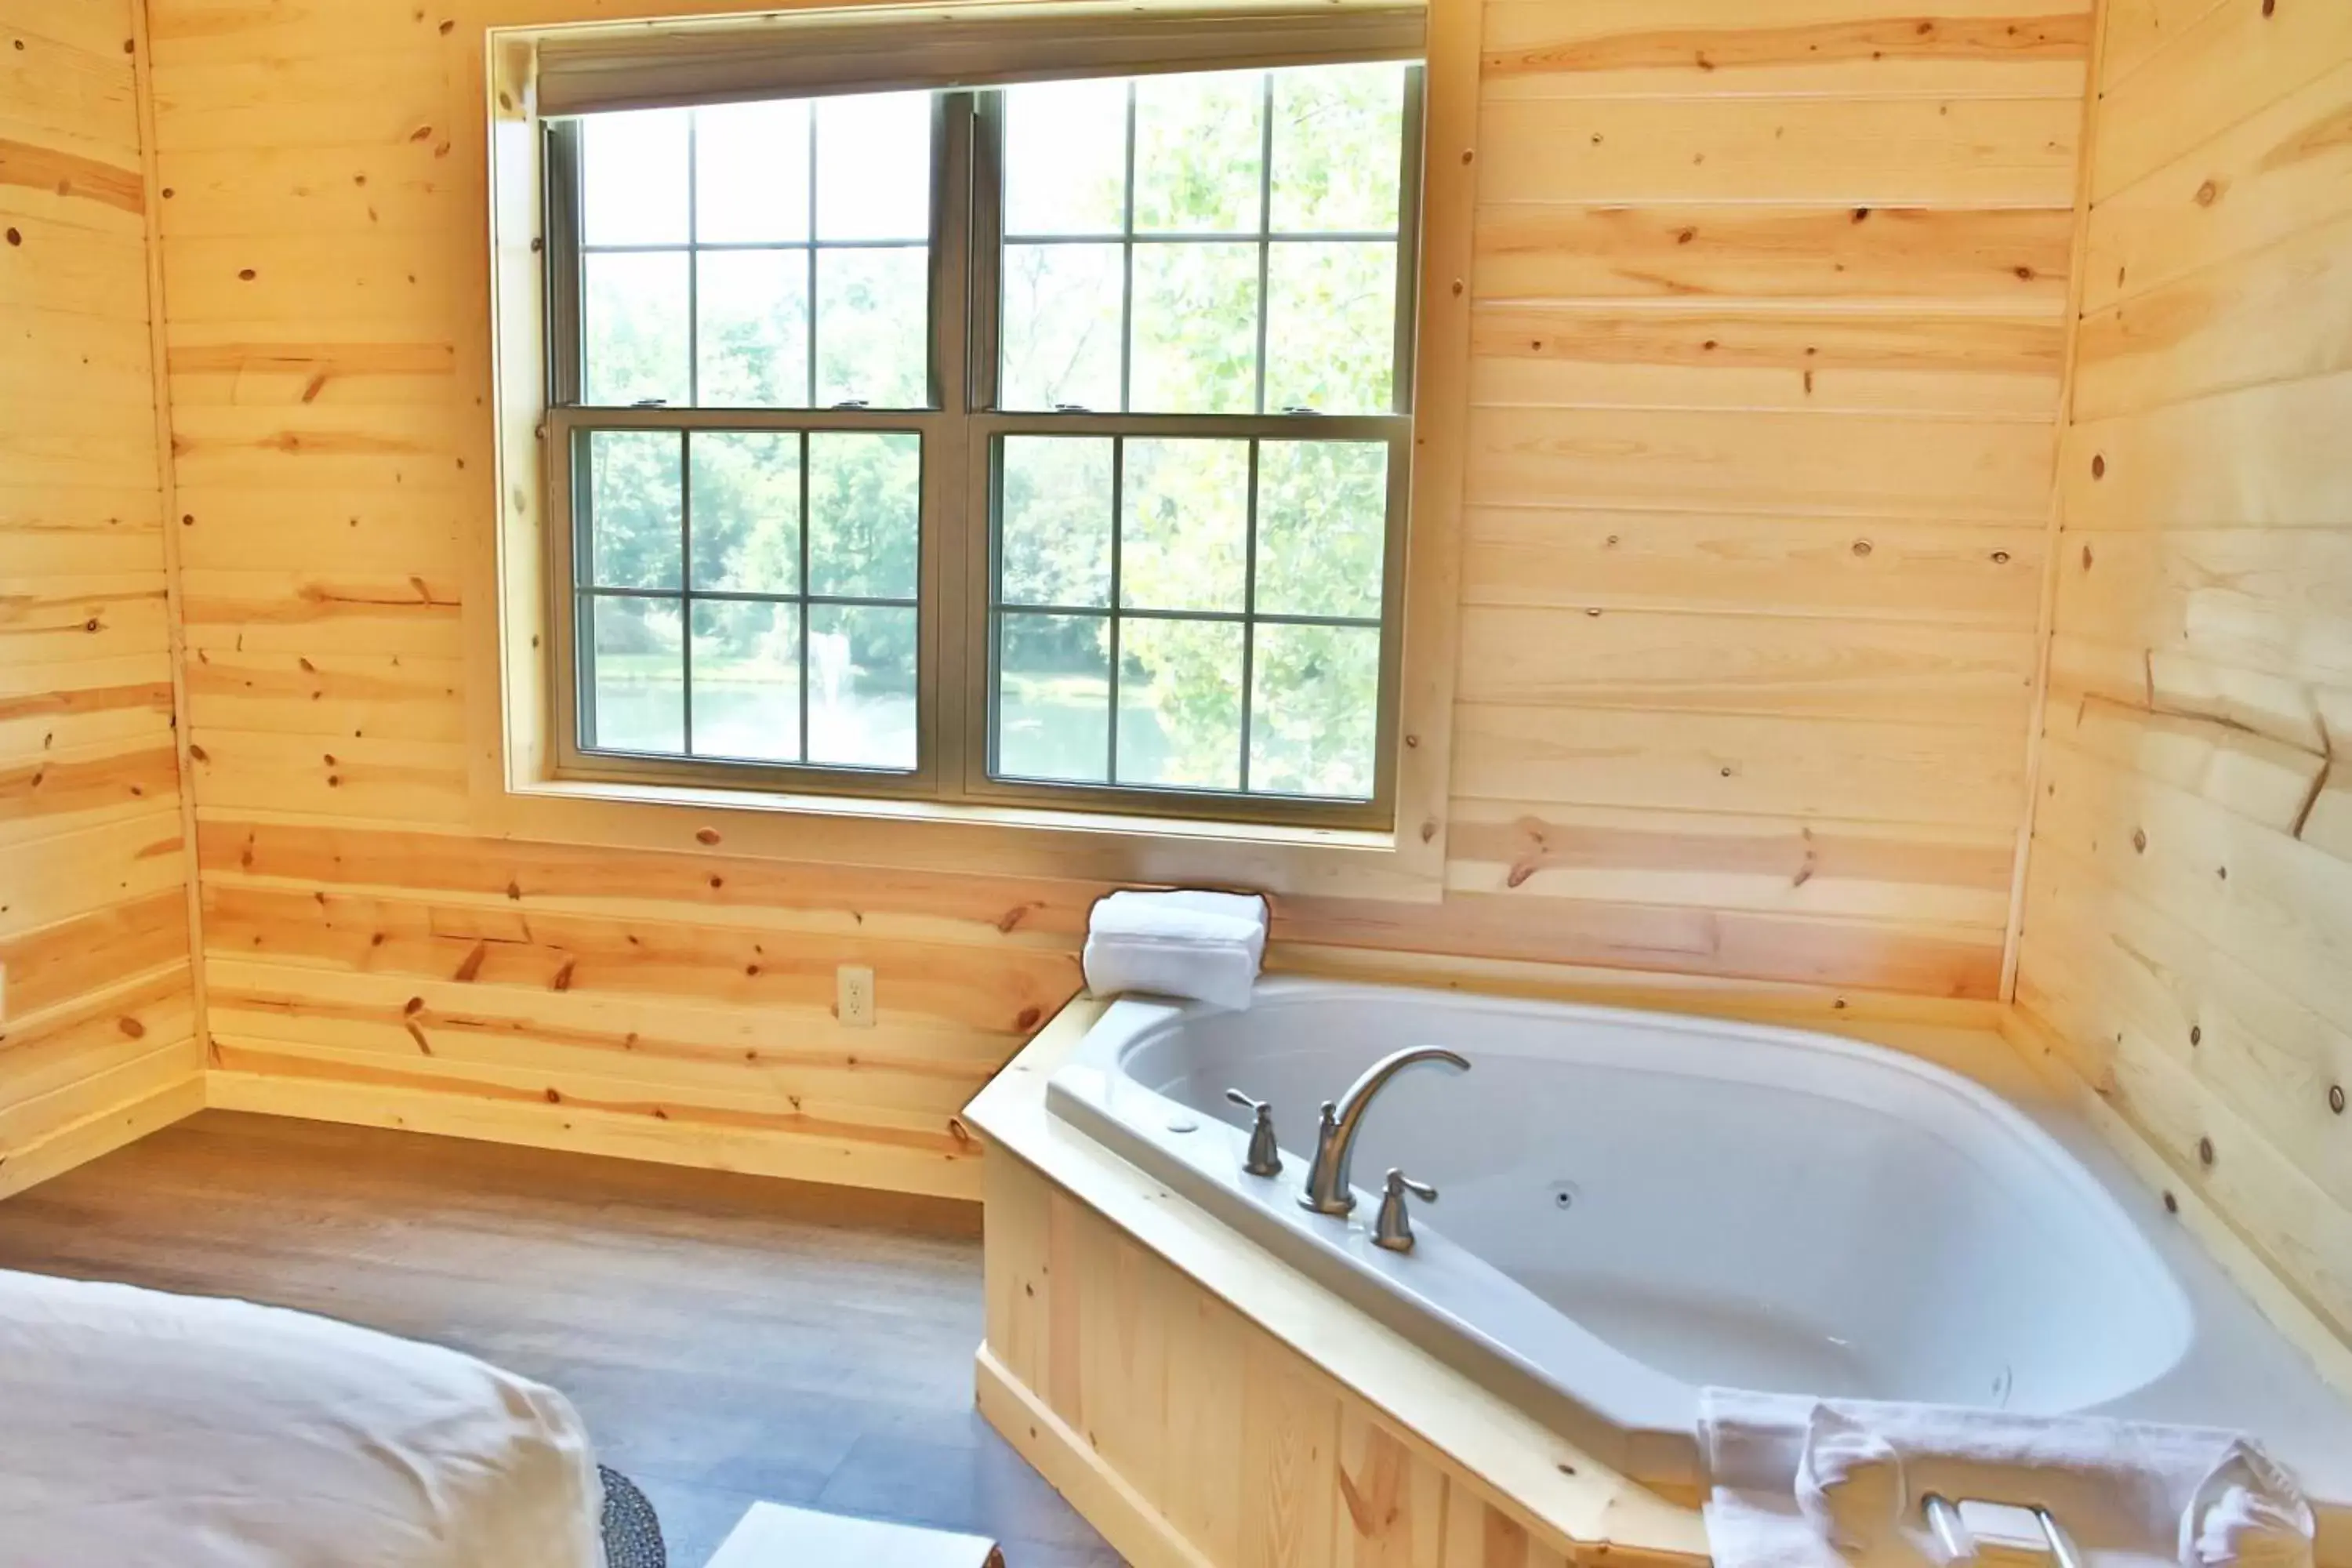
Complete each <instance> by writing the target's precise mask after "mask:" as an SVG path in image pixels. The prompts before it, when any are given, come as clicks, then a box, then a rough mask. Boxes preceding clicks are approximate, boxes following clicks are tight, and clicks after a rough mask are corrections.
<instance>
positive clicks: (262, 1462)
mask: <svg viewBox="0 0 2352 1568" xmlns="http://www.w3.org/2000/svg"><path fill="white" fill-rule="evenodd" d="M602 1497H603V1491H602V1488H601V1486H600V1484H599V1482H598V1480H597V1478H596V1465H595V1461H594V1458H593V1456H592V1454H591V1452H590V1449H589V1445H588V1438H587V1434H586V1432H585V1431H584V1430H583V1427H582V1426H581V1423H580V1417H579V1415H577V1414H576V1413H575V1412H574V1411H573V1410H572V1405H571V1403H570V1402H569V1401H568V1400H566V1399H565V1398H564V1397H563V1396H562V1394H558V1393H556V1392H555V1391H554V1390H552V1389H550V1388H544V1387H541V1385H539V1384H535V1383H531V1382H529V1381H527V1380H526V1379H523V1378H520V1377H515V1376H512V1375H511V1374H509V1373H503V1372H500V1371H499V1370H498V1369H497V1368H496V1367H492V1366H488V1365H486V1364H485V1363H481V1362H478V1361H476V1360H475V1359H474V1358H473V1357H471V1356H467V1355H461V1354H459V1353H457V1352H455V1351H449V1350H442V1349H439V1348H437V1347H435V1346H432V1345H423V1344H416V1343H413V1342H409V1341H406V1340H400V1339H394V1338H393V1337H392V1336H390V1335H388V1334H380V1333H375V1332H373V1331H369V1330H366V1329H357V1328H353V1327H352V1326H351V1325H349V1324H346V1323H338V1322H332V1321H329V1320H327V1319H324V1318H314V1317H311V1316H310V1315H308V1314H306V1313H301V1312H290V1311H284V1310H278V1309H276V1308H270V1307H257V1306H254V1305H252V1304H251V1303H249V1302H245V1301H224V1300H207V1299H202V1298H195V1297H184V1296H168V1295H163V1294H159V1293H157V1292H154V1291H151V1290H140V1289H132V1288H131V1287H129V1286H123V1285H93V1284H85V1283H81V1282H79V1281H73V1280H63V1279H48V1278H46V1277H44V1276H40V1275H31V1274H16V1273H10V1272H8V1271H5V1270H0V1564H5V1568H81V1565H83V1564H105V1565H107V1568H146V1565H149V1564H152V1565H155V1568H163V1565H164V1564H169V1565H171V1568H298V1565H299V1568H461V1565H462V1568H603V1565H604V1544H603V1541H602V1538H601V1535H600V1532H599V1525H598V1512H599V1509H600V1506H601V1502H602Z"/></svg>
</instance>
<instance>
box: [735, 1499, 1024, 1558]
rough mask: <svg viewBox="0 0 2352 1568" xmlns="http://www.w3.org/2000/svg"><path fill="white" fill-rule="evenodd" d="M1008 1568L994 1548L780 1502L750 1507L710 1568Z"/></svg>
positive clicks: (981, 1541)
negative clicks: (835, 1567)
mask: <svg viewBox="0 0 2352 1568" xmlns="http://www.w3.org/2000/svg"><path fill="white" fill-rule="evenodd" d="M815 1564H824V1565H826V1568H833V1565H835V1564H838V1565H839V1568H1004V1558H1003V1554H1001V1553H1000V1552H998V1551H997V1550H996V1543H995V1542H992V1541H991V1540H989V1539H988V1538H987V1537H986V1536H982V1535H958V1534H957V1533H955V1532H954V1531H949V1530H926V1529H924V1528H923V1527H922V1526H920V1525H917V1524H887V1523H885V1522H883V1521H880V1520H877V1519H852V1518H850V1517H848V1516H847V1515H845V1514H838V1513H818V1512H816V1511H814V1510H811V1509H805V1508H786V1507H785V1506H784V1505H783V1504H782V1503H774V1502H762V1503H754V1504H752V1505H751V1512H749V1513H747V1514H745V1515H744V1516H743V1517H742V1518H741V1519H740V1520H739V1521H737V1522H736V1525H735V1528H734V1529H733V1530H731V1531H729V1532H728V1535H727V1540H726V1542H725V1544H723V1545H721V1546H720V1547H719V1554H718V1555H717V1556H715V1557H713V1558H712V1559H711V1560H710V1563H709V1568H813V1565H815Z"/></svg>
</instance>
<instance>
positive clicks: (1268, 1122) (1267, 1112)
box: [1225, 1089, 1282, 1176]
mask: <svg viewBox="0 0 2352 1568" xmlns="http://www.w3.org/2000/svg"><path fill="white" fill-rule="evenodd" d="M1225 1098H1226V1099H1227V1100H1232V1101H1233V1102H1234V1104H1235V1105H1238V1106H1240V1107H1241V1108H1242V1109H1243V1110H1250V1111H1255V1112H1256V1114H1257V1120H1256V1121H1255V1122H1253V1123H1252V1124H1251V1126H1250V1144H1249V1158H1248V1159H1246V1160H1244V1161H1243V1162H1242V1169H1243V1170H1244V1171H1247V1172H1248V1173H1250V1174H1251V1175H1253V1176H1278V1175H1280V1174H1282V1149H1281V1146H1280V1145H1278V1144H1277V1143H1276V1142H1275V1141H1274V1107H1273V1106H1272V1105H1270V1104H1268V1103H1267V1102H1266V1101H1265V1100H1252V1099H1251V1098H1250V1097H1249V1096H1248V1095H1246V1094H1244V1093H1243V1092H1242V1091H1241V1090H1240V1089H1227V1090H1225Z"/></svg>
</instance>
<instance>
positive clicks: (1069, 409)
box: [1054, 403, 1094, 414]
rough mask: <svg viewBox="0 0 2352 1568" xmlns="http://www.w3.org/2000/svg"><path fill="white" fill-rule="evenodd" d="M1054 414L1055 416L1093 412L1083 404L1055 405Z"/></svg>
mask: <svg viewBox="0 0 2352 1568" xmlns="http://www.w3.org/2000/svg"><path fill="white" fill-rule="evenodd" d="M1054 412H1055V413H1056V414H1091V413H1093V412H1094V410H1093V409H1091V408H1088V407H1087V405H1085V404H1083V403H1056V404H1055V405H1054Z"/></svg>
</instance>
